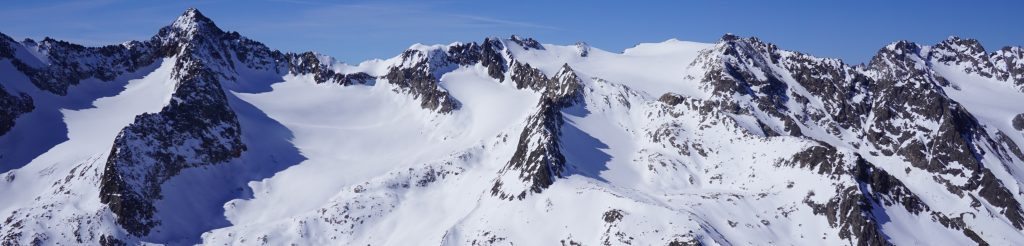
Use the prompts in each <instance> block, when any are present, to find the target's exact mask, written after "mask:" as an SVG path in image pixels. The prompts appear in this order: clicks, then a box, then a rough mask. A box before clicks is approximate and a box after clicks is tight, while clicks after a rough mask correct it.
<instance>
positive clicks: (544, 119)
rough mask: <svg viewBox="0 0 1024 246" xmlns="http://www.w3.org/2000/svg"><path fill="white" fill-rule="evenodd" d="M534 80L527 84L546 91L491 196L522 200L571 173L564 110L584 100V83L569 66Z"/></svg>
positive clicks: (543, 92)
mask: <svg viewBox="0 0 1024 246" xmlns="http://www.w3.org/2000/svg"><path fill="white" fill-rule="evenodd" d="M531 79H537V80H532V81H524V83H531V84H534V85H536V86H535V87H536V88H537V89H538V90H542V91H541V93H542V96H541V99H540V102H539V103H537V111H536V113H534V114H532V115H530V117H529V118H528V119H527V120H526V126H525V127H524V128H523V131H522V133H520V135H519V144H518V145H517V147H516V151H515V154H513V156H512V159H511V160H509V161H508V164H507V165H506V166H505V167H504V168H502V169H501V171H500V173H499V178H498V179H497V180H495V182H494V186H493V187H492V188H491V194H492V195H494V196H497V197H499V198H501V199H510V200H511V199H519V200H522V199H524V198H526V195H527V194H528V193H540V192H541V191H543V190H544V189H545V188H547V187H548V186H550V185H551V184H552V183H554V181H555V179H556V178H560V177H563V176H565V175H566V174H567V173H566V168H567V163H566V161H565V156H563V154H562V150H561V149H562V147H561V144H562V143H561V141H560V140H559V138H560V137H561V135H562V130H561V128H562V125H564V124H565V120H564V119H563V118H562V117H563V116H562V109H565V108H568V107H571V106H573V105H574V104H576V103H578V102H579V101H580V99H581V97H582V96H583V95H582V93H583V92H582V88H581V87H582V82H581V81H580V79H579V77H577V75H576V73H575V72H573V70H572V68H570V67H569V65H567V64H566V65H563V66H562V69H561V70H560V71H559V72H558V73H557V74H556V75H555V76H554V77H552V78H544V77H543V75H537V77H535V78H531ZM513 80H514V81H515V80H516V79H515V77H513ZM513 176H514V177H513ZM505 178H515V179H518V181H519V182H515V183H520V182H521V184H522V185H524V187H507V186H510V185H507V184H506V182H508V181H503V179H505Z"/></svg>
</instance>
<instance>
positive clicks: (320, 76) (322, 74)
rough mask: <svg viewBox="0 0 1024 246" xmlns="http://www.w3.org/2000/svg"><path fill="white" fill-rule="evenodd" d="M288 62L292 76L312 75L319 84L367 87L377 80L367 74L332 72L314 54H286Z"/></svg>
mask: <svg viewBox="0 0 1024 246" xmlns="http://www.w3.org/2000/svg"><path fill="white" fill-rule="evenodd" d="M285 57H287V58H286V59H287V60H288V72H289V73H291V74H312V75H313V80H315V81H316V82H317V83H327V82H330V83H334V84H339V85H345V86H348V85H365V84H372V83H373V81H374V80H376V78H374V77H373V76H370V75H369V74H366V73H350V74H344V73H339V72H335V71H334V70H331V68H330V66H329V65H328V64H323V63H321V62H320V58H319V57H317V55H316V54H315V53H313V52H305V53H301V54H286V55H285Z"/></svg>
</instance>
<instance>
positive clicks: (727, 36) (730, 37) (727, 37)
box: [722, 33, 740, 42]
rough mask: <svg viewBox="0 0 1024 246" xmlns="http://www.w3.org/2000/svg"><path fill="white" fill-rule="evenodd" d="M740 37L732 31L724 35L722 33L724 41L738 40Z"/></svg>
mask: <svg viewBox="0 0 1024 246" xmlns="http://www.w3.org/2000/svg"><path fill="white" fill-rule="evenodd" d="M738 39H740V37H739V36H736V35H735V34H732V33H725V34H724V35H722V41H723V42H731V41H736V40H738Z"/></svg>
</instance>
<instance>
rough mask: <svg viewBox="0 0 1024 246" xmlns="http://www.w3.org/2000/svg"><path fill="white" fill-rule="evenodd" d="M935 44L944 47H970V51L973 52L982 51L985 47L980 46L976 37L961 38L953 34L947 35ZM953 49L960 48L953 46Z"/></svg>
mask: <svg viewBox="0 0 1024 246" xmlns="http://www.w3.org/2000/svg"><path fill="white" fill-rule="evenodd" d="M937 46H938V47H944V48H953V47H963V48H967V49H970V50H971V51H974V52H984V51H985V48H984V47H982V46H981V42H978V40H977V39H973V38H961V37H959V36H955V35H954V36H949V37H948V38H946V40H942V42H940V43H939V44H938V45H937ZM954 49H956V50H960V48H954Z"/></svg>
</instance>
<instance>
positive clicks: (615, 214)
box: [601, 209, 623, 223]
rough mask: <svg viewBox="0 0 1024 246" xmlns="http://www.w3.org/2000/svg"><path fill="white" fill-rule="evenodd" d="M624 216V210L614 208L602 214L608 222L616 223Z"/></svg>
mask: <svg viewBox="0 0 1024 246" xmlns="http://www.w3.org/2000/svg"><path fill="white" fill-rule="evenodd" d="M622 216H623V215H622V210H618V209H612V210H608V211H607V212H604V215H603V216H601V219H604V222H607V223H614V222H616V221H620V220H622Z"/></svg>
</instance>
